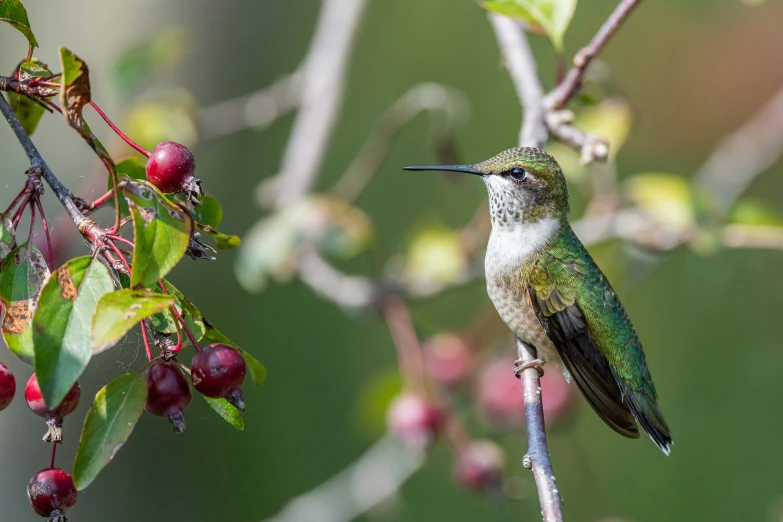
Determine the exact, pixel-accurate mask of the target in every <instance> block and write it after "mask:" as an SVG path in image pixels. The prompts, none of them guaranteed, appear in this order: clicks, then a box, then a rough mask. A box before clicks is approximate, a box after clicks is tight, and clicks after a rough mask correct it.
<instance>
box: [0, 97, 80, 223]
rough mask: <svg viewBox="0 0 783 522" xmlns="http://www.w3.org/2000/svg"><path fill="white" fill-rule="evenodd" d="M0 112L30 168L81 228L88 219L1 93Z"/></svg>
mask: <svg viewBox="0 0 783 522" xmlns="http://www.w3.org/2000/svg"><path fill="white" fill-rule="evenodd" d="M0 112H2V113H3V116H4V117H5V119H6V121H8V124H9V125H10V126H11V129H12V130H13V131H14V134H16V139H17V140H19V143H20V144H21V145H22V148H23V149H24V151H25V153H26V154H27V157H28V158H29V159H30V166H31V168H34V169H38V170H40V171H41V177H43V178H44V179H45V180H46V183H47V184H48V185H49V186H50V187H51V188H52V190H53V191H54V193H55V195H56V196H57V199H59V200H60V203H62V205H63V207H65V210H66V212H68V216H70V218H71V220H72V221H73V223H74V225H76V227H77V228H79V230H82V228H83V227H84V226H85V225H86V224H87V222H90V220H89V219H87V218H85V217H84V215H82V213H81V211H79V209H78V208H77V207H76V204H75V203H74V202H73V198H72V194H71V192H70V191H69V190H68V189H67V188H65V186H64V185H63V184H62V183H60V180H59V179H57V176H55V175H54V173H53V172H52V171H51V169H49V166H48V165H47V164H46V162H45V161H44V159H43V158H42V157H41V154H40V153H39V152H38V149H37V148H36V147H35V145H34V144H33V141H32V140H31V139H30V136H29V135H28V134H27V132H25V130H24V127H22V124H21V123H20V122H19V120H18V119H17V117H16V114H14V111H13V109H11V105H10V104H9V103H8V102H7V101H6V100H5V98H4V97H3V96H2V95H0Z"/></svg>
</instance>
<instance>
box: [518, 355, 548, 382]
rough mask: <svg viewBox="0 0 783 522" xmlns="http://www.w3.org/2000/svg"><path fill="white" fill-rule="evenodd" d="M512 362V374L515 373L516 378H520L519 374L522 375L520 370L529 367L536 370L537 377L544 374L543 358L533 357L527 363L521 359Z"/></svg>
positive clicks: (522, 370)
mask: <svg viewBox="0 0 783 522" xmlns="http://www.w3.org/2000/svg"><path fill="white" fill-rule="evenodd" d="M514 364H515V365H516V366H515V367H514V375H516V377H517V379H520V378H521V377H520V375H522V372H524V371H525V370H529V369H530V368H535V369H536V370H538V376H539V377H543V376H544V365H545V364H546V361H545V360H543V359H533V360H532V361H530V362H528V363H526V362H524V361H522V359H517V360H516V361H514Z"/></svg>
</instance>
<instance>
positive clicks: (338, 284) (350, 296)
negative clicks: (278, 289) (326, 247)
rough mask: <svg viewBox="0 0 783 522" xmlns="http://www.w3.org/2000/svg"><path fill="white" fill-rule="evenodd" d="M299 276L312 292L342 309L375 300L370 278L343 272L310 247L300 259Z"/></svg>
mask: <svg viewBox="0 0 783 522" xmlns="http://www.w3.org/2000/svg"><path fill="white" fill-rule="evenodd" d="M299 277H300V278H301V279H302V282H304V283H305V284H306V285H308V286H309V287H310V288H312V289H313V290H314V291H315V293H317V294H318V295H320V296H321V297H324V298H326V299H328V300H330V301H333V302H335V303H336V304H338V305H340V306H342V307H345V308H366V307H368V306H370V305H371V304H372V302H373V300H374V299H375V295H376V290H375V285H374V284H373V282H372V281H371V280H369V279H367V278H365V277H361V276H350V275H347V274H344V273H342V272H341V271H339V270H337V269H336V268H334V267H333V266H332V265H330V264H329V263H328V262H327V261H326V260H325V259H324V258H323V257H321V256H320V255H319V254H318V253H317V252H315V251H313V250H311V251H308V252H305V253H303V254H302V255H301V257H300V258H299Z"/></svg>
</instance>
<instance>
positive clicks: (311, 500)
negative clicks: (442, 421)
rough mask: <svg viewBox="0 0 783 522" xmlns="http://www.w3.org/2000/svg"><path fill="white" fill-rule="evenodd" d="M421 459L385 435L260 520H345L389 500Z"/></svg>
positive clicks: (277, 521) (418, 465)
mask: <svg viewBox="0 0 783 522" xmlns="http://www.w3.org/2000/svg"><path fill="white" fill-rule="evenodd" d="M423 462H424V459H423V455H422V454H418V453H412V452H411V451H410V449H409V448H406V447H404V446H403V445H402V444H401V443H400V442H399V441H398V440H396V439H395V438H394V437H392V436H391V435H386V436H384V437H383V438H382V439H380V440H379V441H378V442H376V443H375V444H374V445H373V446H372V447H371V448H370V449H369V450H368V451H367V452H365V453H364V454H363V455H362V456H361V457H360V458H359V459H357V460H356V461H355V462H353V463H352V464H351V465H350V466H348V467H347V468H345V469H344V470H343V471H341V472H340V473H339V474H337V475H335V476H334V477H332V478H330V479H329V480H327V481H326V482H324V483H323V484H321V485H320V486H318V487H316V488H315V489H313V490H311V491H309V492H307V493H305V494H303V495H301V496H299V497H297V498H295V499H293V500H292V501H291V502H289V503H288V504H287V505H286V506H285V507H284V508H283V509H282V510H281V511H280V512H279V513H278V514H276V515H275V516H273V517H270V518H268V519H265V520H264V522H301V521H302V520H307V521H308V522H348V521H349V520H353V519H354V518H356V517H358V516H359V515H361V514H363V513H366V512H367V511H369V510H370V509H372V508H374V507H376V506H378V505H379V504H382V503H383V502H385V501H388V500H391V499H393V498H394V497H395V496H396V495H397V492H398V491H399V490H400V487H401V486H402V484H403V483H405V481H406V480H408V478H409V477H410V476H411V475H413V473H415V472H416V471H417V470H418V469H419V468H420V467H421V465H422V463H423Z"/></svg>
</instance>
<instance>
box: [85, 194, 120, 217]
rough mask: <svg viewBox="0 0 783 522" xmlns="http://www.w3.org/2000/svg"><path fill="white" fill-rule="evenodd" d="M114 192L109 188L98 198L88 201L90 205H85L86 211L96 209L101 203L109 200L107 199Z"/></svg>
mask: <svg viewBox="0 0 783 522" xmlns="http://www.w3.org/2000/svg"><path fill="white" fill-rule="evenodd" d="M114 192H115V190H114V189H111V190H110V191H108V192H107V193H106V194H104V195H103V196H101V197H99V198H98V199H96V200H95V201H93V202H92V203H90V206H89V207H87V209H86V211H87V212H93V211H94V210H96V209H97V208H98V207H100V206H101V205H103V204H104V203H106V202H107V201H109V199H110V198H112V197H113V196H114Z"/></svg>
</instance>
